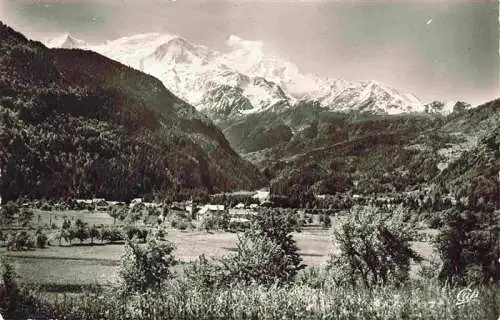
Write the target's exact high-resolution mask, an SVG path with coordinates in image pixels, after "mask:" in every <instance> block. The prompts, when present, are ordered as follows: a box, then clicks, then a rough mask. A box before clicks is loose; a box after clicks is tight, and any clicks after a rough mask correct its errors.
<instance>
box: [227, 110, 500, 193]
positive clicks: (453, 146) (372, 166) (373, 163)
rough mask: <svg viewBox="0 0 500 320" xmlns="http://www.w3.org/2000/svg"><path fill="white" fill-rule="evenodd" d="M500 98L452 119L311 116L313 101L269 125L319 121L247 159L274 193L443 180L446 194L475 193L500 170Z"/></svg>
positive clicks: (410, 186)
mask: <svg viewBox="0 0 500 320" xmlns="http://www.w3.org/2000/svg"><path fill="white" fill-rule="evenodd" d="M499 101H500V100H496V101H492V102H489V103H486V104H484V105H481V106H479V107H477V108H474V109H468V110H467V109H463V110H461V111H458V110H457V111H455V112H454V113H452V114H450V115H449V116H447V117H442V116H441V117H436V116H433V115H427V114H420V115H397V116H395V115H393V116H373V115H370V116H368V117H362V116H357V117H353V116H352V115H347V114H335V113H331V112H325V111H321V110H322V109H321V108H318V107H317V111H316V113H313V114H311V110H313V109H314V106H309V107H307V108H304V109H300V110H299V109H297V110H295V111H296V113H295V114H288V115H287V117H286V118H285V119H284V118H275V119H270V118H268V121H270V122H268V123H267V124H266V125H267V126H268V127H274V126H275V127H279V126H280V125H281V124H283V123H285V122H286V124H287V125H288V126H291V127H293V126H294V125H295V123H297V121H299V122H298V123H300V120H299V119H301V118H303V117H302V115H304V114H305V118H308V119H314V120H313V121H312V122H310V123H309V124H307V125H303V126H302V128H301V129H300V130H299V129H298V130H297V131H296V132H295V133H294V134H293V136H292V137H289V136H287V135H286V134H283V135H282V136H281V137H282V138H283V139H282V141H278V142H269V143H268V146H267V148H261V146H258V145H255V147H254V150H255V151H254V152H250V153H248V154H246V158H247V159H249V160H251V161H252V162H253V163H256V164H257V165H258V166H259V167H261V168H262V169H263V170H264V172H265V174H266V175H267V176H268V178H270V179H271V180H272V181H271V192H272V193H273V194H277V195H289V196H291V194H292V193H297V192H299V193H302V194H304V193H307V192H311V193H316V194H335V193H337V192H346V191H350V192H354V193H358V194H377V193H398V194H400V193H401V192H409V191H414V190H426V189H428V188H429V187H430V186H432V185H438V186H439V188H441V189H442V191H441V194H450V195H453V196H463V195H464V194H467V193H470V192H472V193H474V192H473V191H474V187H471V186H475V185H476V184H474V183H475V182H474V181H475V180H477V179H476V178H477V177H479V176H483V177H484V179H482V181H483V182H484V181H489V182H488V183H487V186H490V187H491V185H495V184H491V181H495V180H496V179H497V178H496V175H497V173H496V172H498V171H500V167H499V163H498V150H497V149H498V135H499V134H500V104H499ZM283 119H284V120H283ZM261 120H263V119H261ZM238 125H239V126H240V128H237V129H236V131H241V130H243V131H244V130H245V128H246V130H248V131H246V132H245V133H244V134H243V135H252V132H260V134H264V133H265V132H263V131H256V130H255V129H254V127H252V126H245V124H244V123H239V124H238ZM242 128H243V129H242ZM226 130H232V127H229V128H228V129H226ZM283 132H284V131H283ZM256 134H258V133H256ZM262 140H266V139H262ZM241 141H243V142H244V141H245V140H244V139H242V140H241ZM267 141H269V139H268V140H267ZM495 141H497V142H495ZM232 143H235V142H232ZM495 143H496V144H495ZM245 146H247V147H248V144H245ZM252 146H254V145H252ZM495 150H497V151H495ZM495 152H496V153H495ZM495 157H496V158H495ZM494 159H496V160H494ZM495 170H496V171H495ZM444 186H446V187H444ZM471 188H472V189H471ZM484 188H487V187H484ZM484 188H483V187H481V188H480V189H484ZM488 188H489V187H488ZM490 189H491V188H490ZM471 190H472V191H471ZM488 190H489V189H488ZM490 191H491V190H490ZM490 194H491V193H490ZM490 200H491V196H490V198H487V201H490Z"/></svg>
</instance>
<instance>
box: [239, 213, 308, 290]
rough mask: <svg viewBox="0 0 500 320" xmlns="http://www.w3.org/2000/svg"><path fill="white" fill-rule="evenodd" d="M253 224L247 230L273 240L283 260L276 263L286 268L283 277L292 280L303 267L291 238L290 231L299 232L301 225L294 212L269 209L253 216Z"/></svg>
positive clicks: (254, 235)
mask: <svg viewBox="0 0 500 320" xmlns="http://www.w3.org/2000/svg"><path fill="white" fill-rule="evenodd" d="M253 222H254V224H255V225H254V226H253V227H252V229H250V230H249V231H248V233H249V235H250V236H252V237H254V238H255V239H257V238H258V237H262V238H263V239H264V240H265V241H270V242H271V241H272V242H274V243H275V244H276V245H277V246H278V247H279V248H280V250H282V251H283V257H282V258H283V260H282V261H279V262H278V263H279V264H281V267H282V268H284V269H286V270H287V271H286V273H287V274H288V275H287V276H286V277H285V278H286V279H287V280H292V279H293V277H294V276H295V274H296V273H297V272H298V271H299V270H301V269H303V268H304V267H305V265H303V264H302V258H301V256H300V254H299V248H298V247H297V244H296V243H295V240H294V239H293V236H292V232H300V231H301V226H300V221H299V217H298V215H297V213H296V212H292V211H274V210H269V211H267V212H264V213H262V214H259V215H257V216H255V217H254V221H253Z"/></svg>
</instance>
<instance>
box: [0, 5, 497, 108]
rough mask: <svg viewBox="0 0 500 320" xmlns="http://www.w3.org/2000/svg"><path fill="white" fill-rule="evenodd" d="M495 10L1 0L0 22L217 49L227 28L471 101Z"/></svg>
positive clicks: (403, 85) (341, 70)
mask: <svg viewBox="0 0 500 320" xmlns="http://www.w3.org/2000/svg"><path fill="white" fill-rule="evenodd" d="M498 12H499V8H498V1H497V0H494V1H493V0H467V1H465V0H393V1H389V0H385V1H375V0H372V1H369V0H351V1H349V0H330V1H329V0H323V1H321V0H306V1H299V0H289V1H286V0H283V1H279V0H260V1H259V0H257V1H256V0H253V1H251V0H177V1H168V0H59V1H54V0H52V1H49V0H41V1H35V0H0V18H1V19H2V20H3V21H4V22H5V23H7V24H9V25H11V26H12V27H14V28H15V29H17V30H19V31H22V32H23V33H25V34H27V35H28V36H29V37H32V38H36V39H42V38H43V37H45V36H49V35H54V34H56V35H57V34H61V33H63V32H69V33H71V34H73V35H74V36H76V37H79V38H82V39H85V40H87V41H100V40H107V39H114V38H117V37H121V36H127V35H131V34H136V33H144V32H170V33H174V34H178V35H181V36H183V37H185V38H186V39H188V40H190V41H192V42H195V43H200V44H204V45H207V46H209V47H214V48H216V49H219V50H223V49H224V48H225V46H224V41H225V39H226V38H227V36H228V35H230V34H235V35H238V36H240V37H242V38H244V39H249V40H260V41H263V42H264V43H265V47H264V49H265V50H268V51H270V52H273V53H275V54H278V55H280V56H282V57H283V58H286V59H288V60H290V61H292V62H294V63H296V64H297V65H298V66H299V67H300V68H301V69H302V70H303V71H306V72H313V73H318V74H320V75H325V76H330V77H336V78H344V79H348V80H377V81H380V82H384V83H386V84H389V85H392V86H394V87H396V88H398V89H401V90H402V91H407V92H411V93H414V94H416V95H417V96H418V97H420V98H421V100H422V101H424V102H428V101H430V100H434V99H438V100H455V99H460V100H464V101H467V102H471V103H473V104H476V103H480V102H485V101H487V100H490V99H492V98H495V97H500V83H499V66H500V64H499V55H498V53H499V42H498V41H499V18H498Z"/></svg>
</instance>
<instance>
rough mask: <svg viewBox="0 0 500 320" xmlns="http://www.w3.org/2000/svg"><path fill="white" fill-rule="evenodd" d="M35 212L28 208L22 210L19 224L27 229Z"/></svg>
mask: <svg viewBox="0 0 500 320" xmlns="http://www.w3.org/2000/svg"><path fill="white" fill-rule="evenodd" d="M34 215H35V214H34V213H33V210H31V209H28V208H22V209H21V213H20V214H19V222H20V224H21V225H22V226H23V227H27V226H28V225H29V224H30V222H31V220H32V219H33V217H34Z"/></svg>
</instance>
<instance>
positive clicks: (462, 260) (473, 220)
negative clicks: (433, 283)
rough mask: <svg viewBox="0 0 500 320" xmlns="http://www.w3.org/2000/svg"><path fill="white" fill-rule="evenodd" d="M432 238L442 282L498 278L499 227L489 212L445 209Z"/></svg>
mask: <svg viewBox="0 0 500 320" xmlns="http://www.w3.org/2000/svg"><path fill="white" fill-rule="evenodd" d="M444 220H445V226H444V228H443V229H442V230H441V233H440V235H439V236H438V237H437V239H436V242H435V243H436V247H437V251H438V253H439V255H440V258H441V260H442V261H443V265H442V268H441V270H440V272H439V279H440V280H441V281H442V282H449V283H458V284H477V283H486V282H490V281H498V280H500V263H499V261H498V257H499V256H500V247H499V246H498V243H499V241H500V239H499V232H500V228H499V225H498V215H495V214H494V213H493V212H470V211H465V212H461V213H460V212H458V211H456V210H454V211H449V212H448V213H447V215H446V216H445V217H444Z"/></svg>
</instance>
